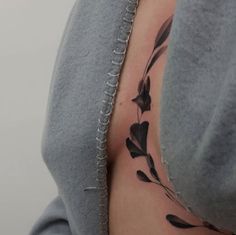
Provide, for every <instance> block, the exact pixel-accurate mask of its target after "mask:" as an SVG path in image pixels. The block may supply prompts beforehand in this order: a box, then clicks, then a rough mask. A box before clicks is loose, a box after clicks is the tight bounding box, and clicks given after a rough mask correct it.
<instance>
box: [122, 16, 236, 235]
mask: <svg viewBox="0 0 236 235" xmlns="http://www.w3.org/2000/svg"><path fill="white" fill-rule="evenodd" d="M172 21H173V15H171V16H170V17H169V18H168V19H167V20H166V21H165V22H164V23H163V24H162V26H161V28H160V29H159V31H158V33H157V35H156V38H155V42H154V47H153V50H152V53H151V55H150V57H149V59H148V62H147V64H146V67H145V70H144V73H143V76H142V79H141V80H140V82H139V84H138V88H137V91H138V95H137V96H136V97H135V98H133V99H132V101H133V102H134V103H135V104H136V105H137V119H138V121H137V122H135V123H133V124H132V125H131V126H130V137H128V138H126V147H127V148H128V150H129V153H130V156H131V157H132V158H133V159H134V158H137V157H144V158H145V159H146V162H147V165H148V168H149V173H150V174H151V178H149V177H148V176H147V174H146V173H145V172H143V171H142V170H137V171H136V176H137V178H138V179H139V180H140V181H143V182H146V183H154V184H156V185H158V186H160V187H161V188H162V189H163V190H164V193H165V195H166V197H167V198H168V199H169V200H171V201H173V202H174V203H176V204H177V205H178V206H181V207H182V208H184V209H185V207H184V206H183V205H182V204H181V203H180V202H179V201H178V200H177V197H176V194H175V192H174V191H172V190H171V189H170V188H168V187H167V186H166V185H164V184H163V183H162V180H161V178H160V176H159V175H158V172H157V170H156V167H155V163H154V160H153V157H152V156H151V154H150V153H149V152H148V150H147V134H148V127H149V122H148V121H141V117H142V114H143V113H144V112H147V111H150V110H151V101H152V99H151V96H150V94H149V92H150V84H151V81H150V76H149V71H150V70H151V68H152V67H153V65H154V64H155V63H156V62H157V61H158V58H160V56H161V55H162V54H163V53H164V52H165V51H166V49H167V45H163V43H164V42H165V41H166V39H167V38H168V36H169V33H170V30H171V25H172ZM166 220H167V221H168V222H169V223H170V224H171V225H172V226H174V227H176V228H180V229H191V228H196V227H204V228H206V229H209V230H214V231H216V232H219V233H222V234H224V232H223V231H221V230H220V229H218V228H217V227H215V226H214V225H212V224H210V223H208V222H207V221H203V222H202V224H200V225H193V224H190V223H188V222H186V221H185V220H183V219H181V218H180V217H178V216H177V215H173V214H167V215H166ZM231 235H235V234H234V233H231Z"/></svg>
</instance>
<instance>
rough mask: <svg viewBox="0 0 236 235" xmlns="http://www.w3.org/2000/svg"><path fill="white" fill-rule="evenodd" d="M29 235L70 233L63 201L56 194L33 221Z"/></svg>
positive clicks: (64, 234) (69, 234)
mask: <svg viewBox="0 0 236 235" xmlns="http://www.w3.org/2000/svg"><path fill="white" fill-rule="evenodd" d="M29 235H72V233H71V229H70V226H69V223H68V219H67V215H66V210H65V206H64V203H63V201H62V199H61V197H60V196H56V197H55V198H54V199H53V200H52V201H51V202H50V203H49V204H48V205H47V207H46V208H45V209H44V211H43V212H42V214H41V215H40V217H39V218H38V220H37V221H36V222H35V223H34V225H33V227H32V228H31V230H30V233H29Z"/></svg>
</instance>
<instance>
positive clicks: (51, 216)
mask: <svg viewBox="0 0 236 235" xmlns="http://www.w3.org/2000/svg"><path fill="white" fill-rule="evenodd" d="M76 4H78V1H75V3H74V5H73V6H72V8H71V10H70V13H69V17H68V18H67V22H66V25H65V28H64V32H63V35H62V38H61V40H60V46H59V48H58V51H57V57H56V61H55V64H57V63H58V62H57V61H58V58H59V57H60V54H61V50H62V48H63V43H64V42H65V41H66V38H65V37H66V35H67V34H68V31H69V29H70V25H71V24H72V17H73V16H74V13H75V10H76V9H75V8H76ZM54 70H55V69H54ZM50 86H52V82H51V84H50ZM41 144H42V143H41ZM29 235H72V232H71V228H70V226H69V223H68V218H67V215H66V209H65V205H64V203H63V201H62V199H61V197H60V196H59V195H57V196H56V197H55V198H53V199H52V200H51V201H49V203H48V205H47V206H46V207H45V209H44V211H43V212H42V213H41V215H40V216H39V218H38V219H37V220H36V221H35V222H34V224H33V226H32V227H31V228H30V233H29Z"/></svg>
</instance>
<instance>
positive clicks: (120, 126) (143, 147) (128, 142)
mask: <svg viewBox="0 0 236 235" xmlns="http://www.w3.org/2000/svg"><path fill="white" fill-rule="evenodd" d="M174 9H175V2H174V1H173V0H168V1H166V0H165V1H160V0H159V1H151V0H150V1H141V2H140V5H139V7H138V12H137V15H136V18H135V22H134V26H133V32H132V35H131V39H130V44H129V48H128V54H127V58H126V61H125V64H124V68H123V71H122V76H121V78H120V84H119V89H118V94H117V97H116V102H115V108H114V111H113V116H112V120H111V125H110V130H109V134H108V155H109V163H110V166H109V181H110V183H109V188H110V208H109V212H110V216H109V220H110V222H109V224H110V234H111V235H120V234H122V235H126V234H127V235H128V234H129V235H134V234H135V235H143V234H150V235H169V234H171V235H185V234H186V235H187V234H195V235H199V234H201V235H215V234H232V233H229V232H228V233H227V232H226V231H223V230H220V229H218V228H217V227H216V226H214V225H212V224H210V223H208V222H207V221H201V220H200V219H199V218H197V217H196V216H194V215H193V214H192V213H191V212H190V211H189V210H188V208H186V207H185V205H183V204H182V203H181V202H180V201H179V200H178V198H177V193H178V192H175V191H174V189H173V187H172V185H171V179H170V180H169V179H168V176H167V174H166V171H165V167H164V164H163V160H164V159H161V155H160V146H159V142H160V141H159V111H160V110H159V102H160V94H161V85H162V76H163V72H164V68H165V64H166V60H167V55H168V54H167V52H168V43H169V35H170V31H171V26H172V22H173V15H174Z"/></svg>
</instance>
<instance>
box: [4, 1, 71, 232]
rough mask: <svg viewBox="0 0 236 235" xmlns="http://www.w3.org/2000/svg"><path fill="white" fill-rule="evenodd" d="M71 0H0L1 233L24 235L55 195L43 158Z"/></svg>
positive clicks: (53, 184)
mask: <svg viewBox="0 0 236 235" xmlns="http://www.w3.org/2000/svg"><path fill="white" fill-rule="evenodd" d="M73 3H74V0H61V1H58V0H40V1H38V0H11V1H7V0H0V35H1V36H0V42H1V43H0V52H1V53H0V65H1V69H0V79H1V86H0V107H1V113H0V121H1V122H0V143H1V144H0V160H1V165H0V190H1V191H0V193H1V196H0V218H1V224H0V234H4V235H13V234H17V235H26V234H27V233H28V232H29V229H30V228H31V226H32V225H33V223H34V222H35V221H36V220H37V218H38V217H39V215H40V214H41V213H42V210H43V209H44V208H45V207H46V205H47V204H48V203H49V201H50V200H51V199H52V198H53V197H54V196H55V195H56V193H57V190H56V185H55V183H54V181H53V180H52V177H51V175H50V173H49V171H48V170H47V168H46V166H45V164H44V162H43V160H42V157H41V152H40V151H41V150H40V144H41V134H42V128H43V124H44V118H45V111H46V104H47V98H48V90H49V84H50V80H51V75H52V70H53V65H54V62H55V57H56V53H57V49H58V46H59V43H60V39H61V37H62V33H63V30H64V27H65V24H66V20H67V18H68V16H69V12H70V10H71V8H72V5H73Z"/></svg>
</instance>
